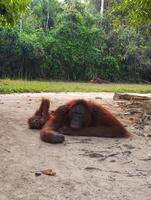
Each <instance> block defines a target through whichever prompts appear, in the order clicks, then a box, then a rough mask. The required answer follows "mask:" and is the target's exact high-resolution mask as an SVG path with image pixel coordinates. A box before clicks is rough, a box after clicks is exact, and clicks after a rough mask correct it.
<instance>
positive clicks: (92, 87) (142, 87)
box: [0, 79, 151, 94]
mask: <svg viewBox="0 0 151 200" xmlns="http://www.w3.org/2000/svg"><path fill="white" fill-rule="evenodd" d="M14 92H16V93H23V92H132V93H150V92H151V85H147V84H115V83H111V84H92V83H79V82H61V81H60V82H57V81H51V82H49V81H24V80H9V79H5V80H3V79H2V80H0V93H1V94H7V93H14Z"/></svg>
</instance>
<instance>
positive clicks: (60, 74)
mask: <svg viewBox="0 0 151 200" xmlns="http://www.w3.org/2000/svg"><path fill="white" fill-rule="evenodd" d="M2 2H3V4H0V19H3V20H1V23H0V78H13V79H16V78H22V79H48V80H50V79H60V80H73V81H75V80H82V81H84V80H90V79H92V78H95V77H100V78H102V79H106V80H109V81H122V82H123V81H126V82H128V81H129V82H151V48H150V47H151V34H150V33H151V31H150V30H151V29H150V16H149V15H150V12H149V13H148V15H147V14H146V15H147V16H146V15H145V17H146V19H147V20H146V23H145V22H144V21H145V20H144V19H145V17H144V16H143V15H141V14H140V13H139V14H140V20H139V23H136V18H134V17H132V16H133V15H134V14H136V15H137V12H134V9H132V11H131V13H130V9H128V5H129V4H128V5H127V4H126V3H127V2H128V1H125V2H126V3H125V4H124V5H125V7H124V6H122V5H123V4H117V2H120V1H119V0H106V1H105V7H104V15H103V18H102V17H101V16H100V0H89V1H82V3H81V2H79V1H77V0H76V1H75V0H67V1H64V2H62V1H61V2H60V1H57V0H32V1H31V3H30V4H29V6H28V7H27V3H28V2H29V1H28V0H26V1H19V0H18V1H15V0H14V1H12V2H18V3H17V4H16V6H18V7H16V9H15V10H12V9H11V4H10V5H9V4H7V6H8V8H6V5H5V3H4V2H5V1H2ZM20 2H24V4H23V5H22V6H21V7H20V4H19V3H20ZM130 2H131V1H130ZM144 2H150V1H144ZM121 3H124V1H121ZM135 5H136V4H135ZM143 5H144V4H143ZM145 5H146V4H145ZM2 6H3V7H2ZM9 6H10V7H9ZM25 7H26V9H25ZM2 8H3V10H2ZM14 8H15V7H14V6H13V9H14ZM17 8H18V10H17ZM121 8H122V9H121ZM123 8H125V10H124V9H123ZM132 8H133V7H132ZM145 8H148V6H146V7H145ZM145 8H144V9H145ZM16 10H17V11H18V12H17V13H20V15H18V14H17V16H16V12H15V11H16ZM4 11H5V12H4ZM136 11H137V9H136ZM23 12H24V14H23ZM146 12H147V11H146ZM143 13H144V12H143ZM5 16H7V17H5ZM127 17H128V18H127ZM138 17H139V16H137V18H138ZM18 19H19V20H18ZM17 20H18V21H17ZM15 22H16V23H15ZM131 22H132V23H131ZM141 22H143V23H141ZM131 24H134V25H137V26H131ZM12 25H14V26H12Z"/></svg>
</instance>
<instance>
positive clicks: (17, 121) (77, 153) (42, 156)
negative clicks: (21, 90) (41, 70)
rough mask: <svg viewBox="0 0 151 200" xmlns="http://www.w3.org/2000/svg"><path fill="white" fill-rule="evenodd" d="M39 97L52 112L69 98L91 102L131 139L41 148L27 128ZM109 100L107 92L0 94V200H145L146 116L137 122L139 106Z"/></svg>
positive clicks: (149, 175) (150, 158)
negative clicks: (109, 113) (118, 123)
mask: <svg viewBox="0 0 151 200" xmlns="http://www.w3.org/2000/svg"><path fill="white" fill-rule="evenodd" d="M42 97H48V98H49V99H51V108H52V109H55V108H56V107H57V106H59V105H61V104H62V103H65V102H67V101H68V100H69V99H73V98H85V99H96V101H99V102H100V103H101V104H103V105H104V106H105V107H107V108H108V109H109V110H110V111H112V112H113V113H114V114H115V115H116V116H117V118H119V119H120V120H121V121H122V122H123V123H124V124H125V125H126V126H127V128H128V130H129V131H130V132H131V133H132V135H133V137H132V138H129V139H106V138H89V137H70V136H66V140H65V142H64V143H63V144H57V145H54V144H47V143H44V142H42V141H41V140H40V139H39V131H38V130H29V129H28V126H27V119H28V118H29V117H30V116H31V115H32V114H33V112H34V111H35V109H36V108H37V107H38V105H39V104H40V101H41V98H42ZM112 98H113V94H112V93H107V94H106V93H37V94H36V93H34V94H31V93H29V94H10V95H0V127H1V129H0V161H1V162H0V200H66V199H68V200H118V199H119V200H135V199H137V200H150V199H151V167H150V166H151V138H150V137H145V136H149V133H150V132H151V126H150V117H148V118H147V119H145V122H144V121H142V119H143V116H144V114H147V115H148V116H150V114H149V112H146V111H145V112H144V109H141V108H142V107H143V106H142V104H141V103H140V104H137V105H136V103H135V102H130V101H113V100H112ZM149 108H150V106H149ZM149 108H148V107H147V109H146V110H149ZM131 111H136V112H131ZM45 170H46V171H45ZM42 171H44V172H47V173H48V172H49V173H50V174H49V175H48V174H47V173H41V172H42ZM51 173H54V174H53V175H51Z"/></svg>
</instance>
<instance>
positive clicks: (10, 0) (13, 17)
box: [0, 0, 30, 25]
mask: <svg viewBox="0 0 151 200" xmlns="http://www.w3.org/2000/svg"><path fill="white" fill-rule="evenodd" d="M29 2H30V0H1V1H0V23H1V24H3V25H4V24H11V25H14V24H15V23H16V21H18V20H19V19H20V17H21V15H22V14H23V13H24V12H25V10H26V9H27V6H28V4H29Z"/></svg>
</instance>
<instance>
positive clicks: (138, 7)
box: [114, 0, 151, 26]
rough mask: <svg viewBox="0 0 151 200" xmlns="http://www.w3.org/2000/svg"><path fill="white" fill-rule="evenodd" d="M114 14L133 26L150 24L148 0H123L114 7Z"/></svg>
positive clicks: (150, 7) (150, 13) (150, 4)
mask: <svg viewBox="0 0 151 200" xmlns="http://www.w3.org/2000/svg"><path fill="white" fill-rule="evenodd" d="M114 11H115V12H117V13H119V15H120V16H122V17H123V16H125V17H126V19H127V20H128V21H129V22H130V23H131V24H132V25H134V26H138V25H142V24H147V23H151V1H150V0H123V1H121V2H120V3H119V4H118V5H117V6H115V10H114Z"/></svg>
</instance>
